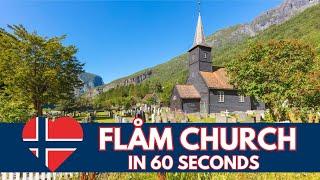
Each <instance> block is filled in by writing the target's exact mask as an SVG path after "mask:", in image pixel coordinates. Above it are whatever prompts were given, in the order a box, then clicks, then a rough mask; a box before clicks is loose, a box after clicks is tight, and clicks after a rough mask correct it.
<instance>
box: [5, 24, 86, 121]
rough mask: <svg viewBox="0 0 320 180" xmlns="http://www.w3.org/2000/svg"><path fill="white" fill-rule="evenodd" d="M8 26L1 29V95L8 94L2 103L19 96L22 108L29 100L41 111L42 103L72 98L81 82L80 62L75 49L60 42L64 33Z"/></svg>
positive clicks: (38, 111) (38, 113) (40, 113)
mask: <svg viewBox="0 0 320 180" xmlns="http://www.w3.org/2000/svg"><path fill="white" fill-rule="evenodd" d="M9 29H10V30H11V31H12V33H10V32H7V31H5V30H3V29H1V30H0V79H1V83H2V84H3V88H2V91H1V96H2V97H5V96H7V97H9V98H5V99H7V100H8V101H7V102H6V101H3V102H1V103H5V104H7V105H10V104H12V101H14V100H19V101H18V102H20V101H21V103H18V104H19V107H20V106H23V107H20V108H19V109H21V110H22V111H24V109H28V107H29V105H30V104H32V105H33V108H34V110H35V111H36V112H37V115H42V108H43V105H45V104H49V103H58V102H59V101H61V100H69V99H71V98H72V97H73V96H74V88H76V87H79V86H80V85H81V81H80V80H79V78H78V77H79V75H80V73H82V66H83V65H82V64H81V63H79V61H78V60H77V59H76V58H75V53H76V52H77V49H76V48H75V47H74V46H64V45H63V44H62V40H63V39H64V38H65V36H62V37H52V38H44V37H42V36H40V35H38V34H36V33H35V32H34V33H30V32H28V31H27V30H26V29H25V28H24V27H23V26H21V25H20V26H9ZM10 101H11V102H10ZM6 107H8V108H9V106H6ZM12 107H14V108H18V107H17V106H12ZM18 116H20V115H19V113H17V117H18Z"/></svg>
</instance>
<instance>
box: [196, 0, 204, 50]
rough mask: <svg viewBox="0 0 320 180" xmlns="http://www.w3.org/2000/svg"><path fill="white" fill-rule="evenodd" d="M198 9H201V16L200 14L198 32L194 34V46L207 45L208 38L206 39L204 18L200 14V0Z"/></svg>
mask: <svg viewBox="0 0 320 180" xmlns="http://www.w3.org/2000/svg"><path fill="white" fill-rule="evenodd" d="M198 11H199V16H198V23H197V27H196V32H195V35H194V41H193V47H194V46H197V45H206V40H205V36H204V32H203V26H202V20H201V14H200V0H199V1H198Z"/></svg>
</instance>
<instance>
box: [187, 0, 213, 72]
mask: <svg viewBox="0 0 320 180" xmlns="http://www.w3.org/2000/svg"><path fill="white" fill-rule="evenodd" d="M198 8H199V9H198V10H199V16H198V22H197V27H196V32H195V35H194V40H193V45H192V47H191V49H189V51H188V52H189V73H190V75H192V74H196V73H198V72H199V71H205V72H212V63H211V47H210V46H209V45H207V43H206V37H205V36H204V32H203V25H202V20H201V14H200V1H198Z"/></svg>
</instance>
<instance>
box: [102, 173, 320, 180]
mask: <svg viewBox="0 0 320 180" xmlns="http://www.w3.org/2000/svg"><path fill="white" fill-rule="evenodd" d="M165 177H166V179H167V180H194V179H196V180H207V179H208V180H210V179H212V180H213V179H214V180H274V179H281V180H292V179H299V180H318V179H320V173H166V174H165ZM99 179H108V180H116V179H122V180H127V179H130V180H139V179H143V180H153V179H158V174H157V173H104V174H100V175H99Z"/></svg>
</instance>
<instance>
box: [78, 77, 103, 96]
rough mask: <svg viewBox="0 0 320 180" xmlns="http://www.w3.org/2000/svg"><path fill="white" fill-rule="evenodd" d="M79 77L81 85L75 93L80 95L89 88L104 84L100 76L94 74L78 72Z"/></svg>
mask: <svg viewBox="0 0 320 180" xmlns="http://www.w3.org/2000/svg"><path fill="white" fill-rule="evenodd" d="M79 78H80V80H81V81H82V82H83V87H82V88H80V89H78V90H77V91H76V95H81V94H83V93H85V92H88V91H89V90H90V89H93V88H95V87H98V86H102V85H104V83H103V80H102V78H101V77H100V76H98V75H96V74H92V73H88V72H84V73H82V74H80V76H79Z"/></svg>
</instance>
